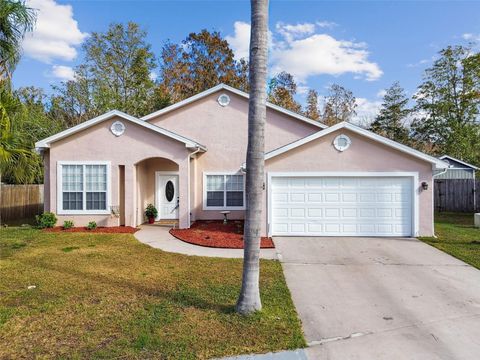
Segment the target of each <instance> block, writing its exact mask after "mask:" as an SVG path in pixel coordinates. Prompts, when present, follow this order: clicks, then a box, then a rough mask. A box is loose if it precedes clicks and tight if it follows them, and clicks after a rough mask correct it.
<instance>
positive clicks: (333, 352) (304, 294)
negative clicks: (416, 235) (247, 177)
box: [274, 237, 480, 360]
mask: <svg viewBox="0 0 480 360" xmlns="http://www.w3.org/2000/svg"><path fill="white" fill-rule="evenodd" d="M274 241H275V245H276V247H277V251H278V252H279V253H280V260H281V261H282V263H283V264H282V265H283V269H284V272H285V276H286V279H287V283H288V287H289V288H290V291H291V292H292V296H293V301H294V303H295V306H296V308H297V311H298V313H299V315H300V318H301V320H302V323H303V328H304V331H305V335H306V339H307V342H308V343H309V345H310V348H309V349H308V350H307V351H306V352H307V355H308V357H309V358H310V359H334V360H336V359H339V360H345V359H365V360H374V359H395V360H400V359H408V360H412V359H422V360H423V359H480V271H478V270H477V269H475V268H473V267H471V266H469V265H467V264H465V263H463V262H461V261H459V260H457V259H455V258H453V257H451V256H449V255H447V254H445V253H443V252H441V251H439V250H436V249H435V248H433V247H431V246H429V245H426V244H424V243H422V242H420V241H418V240H416V239H392V238H295V237H289V238H286V237H285V238H275V239H274Z"/></svg>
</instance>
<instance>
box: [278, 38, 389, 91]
mask: <svg viewBox="0 0 480 360" xmlns="http://www.w3.org/2000/svg"><path fill="white" fill-rule="evenodd" d="M368 56H369V53H368V51H367V49H366V44H364V43H356V42H352V41H346V40H337V39H335V38H334V37H332V36H330V35H328V34H313V35H311V36H308V37H304V38H303V39H297V40H292V41H287V42H283V43H280V44H277V46H274V50H273V52H272V62H273V71H274V72H280V71H287V72H289V73H290V74H292V75H293V76H295V78H296V79H297V81H299V82H305V81H306V80H307V78H308V77H310V76H316V75H324V74H327V75H334V76H339V75H342V74H345V73H352V74H354V75H355V76H357V77H362V78H365V79H366V80H369V81H371V80H376V79H378V78H380V76H382V74H383V72H382V70H381V69H380V67H379V66H378V65H377V64H376V63H374V62H371V61H369V59H368Z"/></svg>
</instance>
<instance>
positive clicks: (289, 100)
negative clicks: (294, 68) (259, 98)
mask: <svg viewBox="0 0 480 360" xmlns="http://www.w3.org/2000/svg"><path fill="white" fill-rule="evenodd" d="M296 94H297V84H296V83H295V79H294V78H293V76H292V75H291V74H289V73H287V72H285V71H282V72H281V73H279V74H277V75H276V76H275V77H274V78H272V79H271V80H270V82H269V84H268V101H269V102H271V103H272V104H275V105H278V106H281V107H283V108H285V109H288V110H291V111H293V112H296V113H300V112H301V109H302V107H301V105H300V104H299V103H298V102H297V101H295V98H294V97H295V95H296Z"/></svg>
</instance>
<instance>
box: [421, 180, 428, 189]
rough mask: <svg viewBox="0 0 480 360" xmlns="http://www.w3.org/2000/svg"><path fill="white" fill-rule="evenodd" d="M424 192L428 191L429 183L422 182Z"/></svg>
mask: <svg viewBox="0 0 480 360" xmlns="http://www.w3.org/2000/svg"><path fill="white" fill-rule="evenodd" d="M422 190H428V183H427V182H426V181H424V182H422Z"/></svg>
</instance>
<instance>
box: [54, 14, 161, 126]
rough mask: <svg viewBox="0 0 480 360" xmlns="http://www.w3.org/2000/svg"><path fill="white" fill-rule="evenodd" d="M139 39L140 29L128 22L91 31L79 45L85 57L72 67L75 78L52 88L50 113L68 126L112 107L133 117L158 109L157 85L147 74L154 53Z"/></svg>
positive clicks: (141, 34)
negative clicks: (61, 118) (53, 92)
mask: <svg viewBox="0 0 480 360" xmlns="http://www.w3.org/2000/svg"><path fill="white" fill-rule="evenodd" d="M145 38H146V32H145V31H144V30H142V29H140V27H139V26H138V25H137V24H135V23H133V22H129V23H128V24H126V25H124V24H111V25H110V26H109V28H108V30H107V31H106V32H104V33H101V32H94V33H92V34H91V36H90V37H89V39H88V40H87V41H86V42H85V43H84V45H83V52H84V53H85V60H84V63H83V64H81V65H80V66H78V67H77V68H76V69H75V80H71V81H67V82H64V83H62V85H61V86H59V87H56V88H55V90H56V95H55V96H54V97H53V99H52V105H53V106H52V107H53V111H54V112H55V114H56V115H57V116H61V117H63V119H64V121H65V123H66V124H67V125H68V126H71V125H76V124H78V123H81V122H83V121H85V120H87V119H90V118H92V117H94V116H97V115H100V114H102V113H104V112H106V111H109V110H112V109H117V110H121V111H124V112H126V113H128V114H130V115H133V116H143V115H146V114H148V113H150V112H152V111H154V110H158V108H155V106H156V105H158V99H156V96H157V95H158V92H156V91H155V88H156V86H157V85H156V84H155V82H154V81H153V80H152V78H151V73H152V72H153V70H154V69H155V67H156V63H155V56H154V54H153V52H152V51H151V49H150V45H149V44H147V43H146V41H145Z"/></svg>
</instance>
